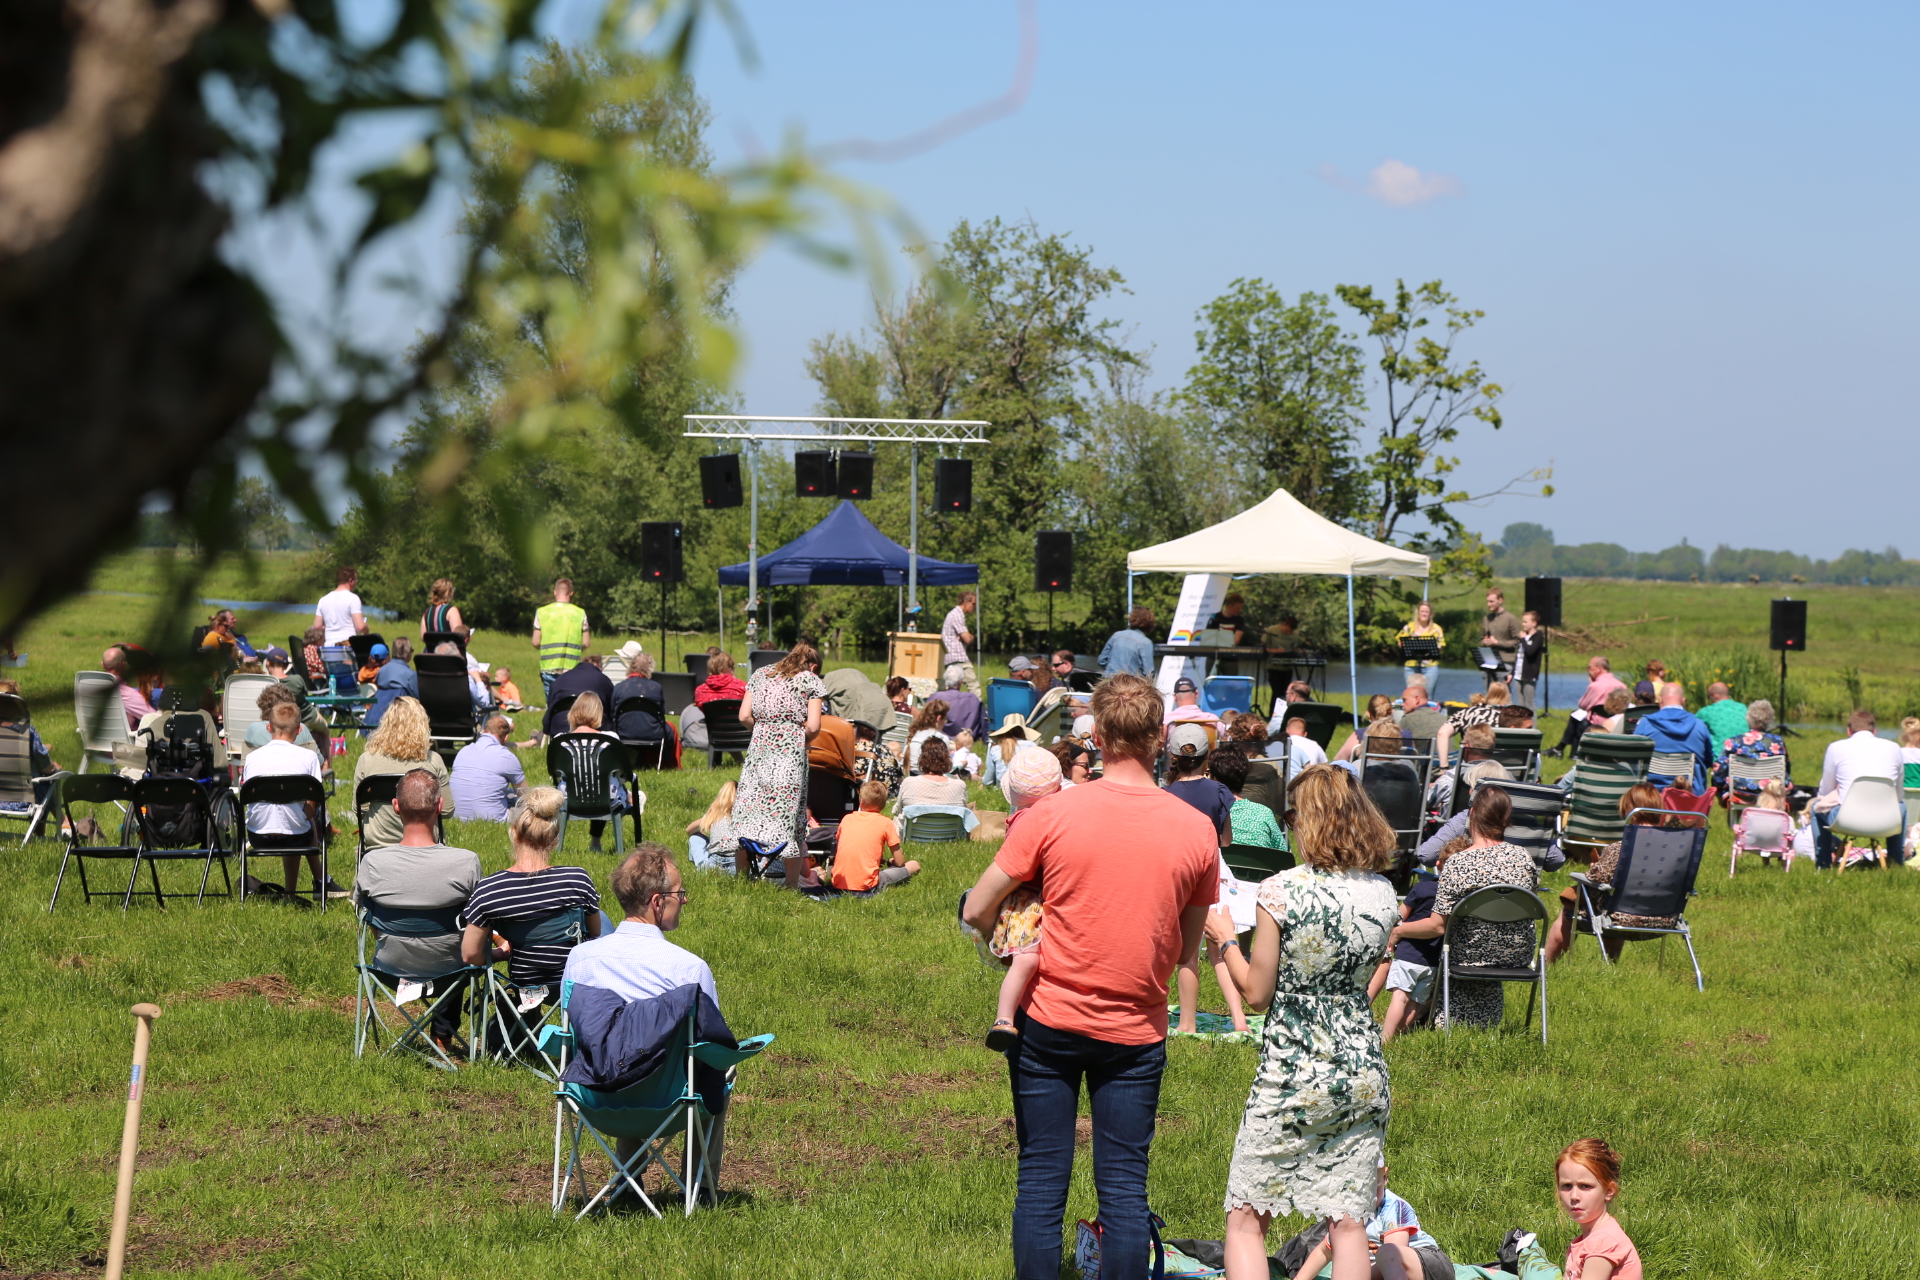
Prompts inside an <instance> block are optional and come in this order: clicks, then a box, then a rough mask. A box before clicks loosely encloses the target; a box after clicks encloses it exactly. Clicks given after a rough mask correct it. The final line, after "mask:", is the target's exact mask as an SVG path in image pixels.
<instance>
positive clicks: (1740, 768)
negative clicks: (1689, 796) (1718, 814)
mask: <svg viewBox="0 0 1920 1280" xmlns="http://www.w3.org/2000/svg"><path fill="white" fill-rule="evenodd" d="M1786 781H1788V779H1787V758H1786V757H1785V756H1784V755H1779V756H1761V757H1759V758H1758V759H1755V758H1754V757H1752V756H1736V755H1733V754H1731V753H1729V754H1728V756H1727V794H1726V796H1725V798H1724V801H1723V803H1725V805H1726V806H1727V827H1728V829H1732V828H1733V827H1735V826H1737V825H1739V822H1740V815H1741V814H1743V813H1745V812H1746V811H1747V808H1748V806H1750V805H1751V804H1752V803H1753V799H1752V798H1753V797H1754V796H1757V795H1759V794H1760V787H1761V784H1763V783H1766V782H1786Z"/></svg>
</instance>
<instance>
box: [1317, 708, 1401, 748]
mask: <svg viewBox="0 0 1920 1280" xmlns="http://www.w3.org/2000/svg"><path fill="white" fill-rule="evenodd" d="M1383 723H1384V724H1385V725H1386V726H1387V728H1389V729H1391V730H1393V736H1394V737H1395V738H1396V739H1397V738H1399V736H1400V726H1399V725H1397V724H1395V723H1394V722H1393V699H1392V698H1389V697H1388V696H1387V695H1386V694H1384V693H1376V694H1374V695H1373V696H1372V697H1371V698H1368V699H1367V723H1366V727H1365V728H1363V729H1360V730H1359V731H1358V732H1355V733H1351V734H1348V735H1347V740H1346V741H1345V742H1343V743H1341V744H1340V750H1339V751H1337V752H1335V753H1334V757H1333V758H1334V759H1335V760H1358V759H1359V758H1360V757H1361V756H1362V755H1364V754H1365V753H1366V746H1367V739H1368V737H1370V736H1371V735H1372V733H1373V731H1374V729H1375V728H1377V727H1378V726H1379V725H1381V724H1383Z"/></svg>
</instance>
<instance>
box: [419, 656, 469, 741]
mask: <svg viewBox="0 0 1920 1280" xmlns="http://www.w3.org/2000/svg"><path fill="white" fill-rule="evenodd" d="M413 669H414V678H415V679H417V680H419V682H420V706H421V707H422V709H424V710H425V711H426V713H427V734H428V736H429V738H430V739H431V741H432V743H433V749H434V750H435V751H437V752H439V753H440V758H441V759H442V760H445V761H446V762H447V763H448V764H449V765H450V764H452V763H453V757H454V756H455V755H456V754H458V753H459V750H460V748H462V747H464V746H466V745H467V744H468V743H470V742H472V741H473V740H474V739H475V738H477V737H478V736H479V734H478V733H477V732H476V731H475V730H474V727H473V690H472V689H471V688H470V687H469V686H468V684H467V660H466V659H465V658H462V657H460V656H459V655H457V654H452V653H423V654H421V655H420V656H419V657H417V658H415V659H414V660H413Z"/></svg>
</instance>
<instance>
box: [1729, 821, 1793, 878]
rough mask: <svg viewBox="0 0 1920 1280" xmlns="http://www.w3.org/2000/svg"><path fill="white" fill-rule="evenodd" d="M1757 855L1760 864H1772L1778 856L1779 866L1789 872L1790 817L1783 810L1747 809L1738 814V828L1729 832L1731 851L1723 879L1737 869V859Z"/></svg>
mask: <svg viewBox="0 0 1920 1280" xmlns="http://www.w3.org/2000/svg"><path fill="white" fill-rule="evenodd" d="M1743 853H1757V854H1759V855H1760V861H1761V862H1762V863H1767V862H1771V861H1773V858H1774V855H1776V854H1778V855H1779V856H1780V859H1781V865H1782V866H1783V867H1785V868H1786V869H1787V870H1788V871H1791V870H1793V815H1792V814H1790V813H1788V812H1787V811H1786V810H1784V809H1762V808H1760V807H1759V806H1758V805H1749V806H1747V807H1746V808H1745V809H1743V810H1741V816H1740V825H1739V826H1737V827H1735V828H1734V829H1733V851H1732V852H1731V853H1730V854H1729V855H1728V856H1727V879H1729V880H1731V879H1733V873H1734V872H1735V871H1737V870H1739V868H1740V855H1741V854H1743Z"/></svg>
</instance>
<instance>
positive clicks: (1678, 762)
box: [1647, 738, 1699, 788]
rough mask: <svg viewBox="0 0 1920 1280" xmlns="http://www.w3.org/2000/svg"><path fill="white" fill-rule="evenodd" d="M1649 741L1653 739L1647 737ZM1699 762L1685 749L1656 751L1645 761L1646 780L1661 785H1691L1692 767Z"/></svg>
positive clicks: (1689, 786)
mask: <svg viewBox="0 0 1920 1280" xmlns="http://www.w3.org/2000/svg"><path fill="white" fill-rule="evenodd" d="M1647 741H1649V742H1651V741H1653V739H1651V738H1649V739H1647ZM1698 763H1699V762H1698V761H1697V760H1695V759H1694V758H1693V755H1692V754H1691V753H1690V752H1686V751H1656V752H1654V753H1653V755H1652V757H1651V758H1650V759H1649V760H1648V761H1647V781H1649V782H1653V783H1657V784H1660V785H1662V786H1675V785H1677V786H1683V787H1688V788H1691V787H1692V786H1693V776H1694V768H1695V766H1696V765H1697V764H1698Z"/></svg>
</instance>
